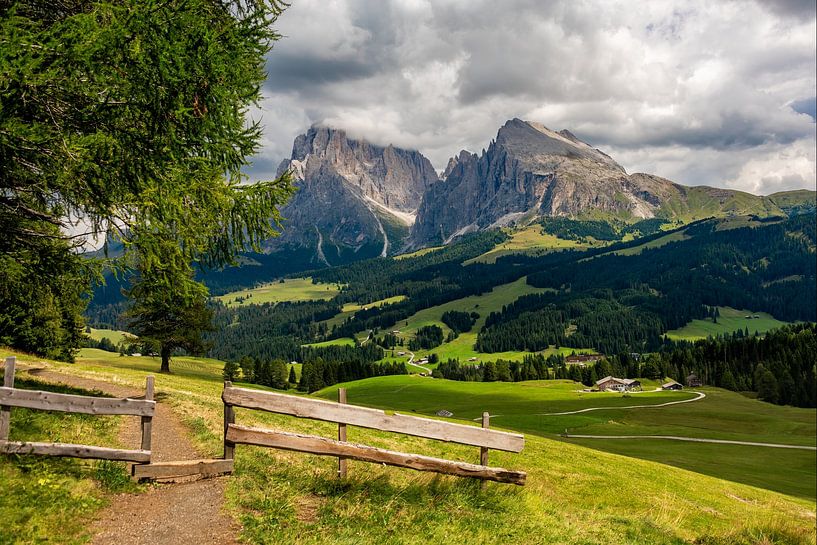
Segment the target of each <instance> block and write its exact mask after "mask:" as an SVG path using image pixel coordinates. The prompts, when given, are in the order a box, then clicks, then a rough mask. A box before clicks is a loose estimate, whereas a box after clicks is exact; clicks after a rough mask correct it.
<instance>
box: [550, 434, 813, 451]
mask: <svg viewBox="0 0 817 545" xmlns="http://www.w3.org/2000/svg"><path fill="white" fill-rule="evenodd" d="M562 437H567V438H568V439H669V440H671V441H690V442H693V443H720V444H724V445H746V446H750V447H771V448H793V449H799V450H817V447H810V446H808V445H785V444H782V443H756V442H754V441H730V440H727V439H703V438H700V437H679V436H677V435H573V434H572V433H571V434H568V435H562Z"/></svg>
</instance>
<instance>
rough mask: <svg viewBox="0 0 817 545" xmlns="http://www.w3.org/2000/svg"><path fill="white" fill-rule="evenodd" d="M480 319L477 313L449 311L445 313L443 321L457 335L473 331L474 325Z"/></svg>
mask: <svg viewBox="0 0 817 545" xmlns="http://www.w3.org/2000/svg"><path fill="white" fill-rule="evenodd" d="M478 318H479V314H477V313H476V312H461V311H458V310H449V311H446V312H443V315H442V318H441V319H442V321H443V323H444V324H445V325H447V326H448V327H450V328H451V330H452V331H453V332H454V333H456V334H460V333H465V332H468V331H471V328H472V327H474V323H475V322H476V321H477V319H478Z"/></svg>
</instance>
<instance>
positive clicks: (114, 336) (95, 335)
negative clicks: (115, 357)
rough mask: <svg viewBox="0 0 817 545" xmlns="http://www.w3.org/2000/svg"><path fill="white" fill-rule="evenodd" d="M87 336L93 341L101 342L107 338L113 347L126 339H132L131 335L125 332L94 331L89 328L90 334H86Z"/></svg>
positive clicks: (111, 330) (112, 330)
mask: <svg viewBox="0 0 817 545" xmlns="http://www.w3.org/2000/svg"><path fill="white" fill-rule="evenodd" d="M88 336H89V337H91V338H92V339H93V340H95V341H101V340H102V339H105V338H107V339H108V340H110V341H111V342H112V343H113V344H114V345H119V343H121V342H122V341H124V340H125V338H126V337H131V338H133V337H134V335H133V334H131V333H128V332H127V331H116V330H114V329H94V328H93V327H92V328H91V332H90V333H89V334H88Z"/></svg>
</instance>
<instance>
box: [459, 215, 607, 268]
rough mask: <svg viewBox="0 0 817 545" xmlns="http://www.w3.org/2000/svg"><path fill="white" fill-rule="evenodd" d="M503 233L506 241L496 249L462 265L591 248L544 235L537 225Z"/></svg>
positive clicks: (573, 241) (540, 227)
mask: <svg viewBox="0 0 817 545" xmlns="http://www.w3.org/2000/svg"><path fill="white" fill-rule="evenodd" d="M505 232H506V233H508V234H509V235H510V238H509V239H508V240H506V241H505V242H502V243H500V244H497V245H496V247H494V248H493V249H491V250H488V251H487V252H485V253H484V254H482V255H479V256H477V257H475V258H473V259H469V260H468V261H465V262H464V265H468V264H469V263H495V262H496V260H497V258H499V257H501V256H503V255H509V254H521V253H544V252H548V251H552V250H563V249H567V248H589V247H591V246H592V244H587V243H580V242H578V241H575V240H565V239H561V238H559V237H556V236H554V235H551V234H549V233H545V232H544V231H542V226H541V225H539V224H534V225H529V226H527V227H523V228H521V229H505Z"/></svg>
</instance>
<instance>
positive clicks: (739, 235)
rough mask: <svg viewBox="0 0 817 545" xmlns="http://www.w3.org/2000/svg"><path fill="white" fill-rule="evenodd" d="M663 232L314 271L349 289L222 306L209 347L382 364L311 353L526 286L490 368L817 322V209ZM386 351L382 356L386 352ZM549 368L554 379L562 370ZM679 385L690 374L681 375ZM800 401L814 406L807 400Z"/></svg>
mask: <svg viewBox="0 0 817 545" xmlns="http://www.w3.org/2000/svg"><path fill="white" fill-rule="evenodd" d="M540 221H541V223H542V225H543V229H545V230H550V231H552V232H558V234H559V236H560V237H568V238H569V237H576V238H579V239H580V238H582V237H592V238H594V239H597V240H599V239H605V237H608V236H612V233H615V234H616V236H617V237H619V238H620V237H621V236H622V232H623V230H626V229H629V228H628V227H626V226H622V225H617V224H616V225H613V224H610V225H611V227H610V228H609V232H608V230H607V228H606V227H604V226H602V225H601V224H602V223H604V222H595V221H578V220H570V219H565V218H550V219H547V220H540ZM662 225H663V223H662V220H645V221H641V222H638V223H636V224H633V225H631V227H633V228H635V226H638V228H637V229H634V230H633V231H631V232H632V233H634V234H638V235H642V236H640V237H639V238H636V239H635V240H632V241H629V242H616V243H612V244H609V245H606V246H602V247H593V248H591V249H581V248H578V249H569V250H561V251H551V252H549V253H544V254H541V255H527V254H513V255H505V256H501V257H499V258H498V259H497V260H496V262H495V263H492V264H489V263H480V262H476V263H471V264H469V265H463V264H462V263H463V262H466V261H468V260H470V259H472V258H475V257H478V256H480V255H482V254H484V253H485V252H487V251H489V250H491V249H492V248H495V247H496V246H497V245H498V244H502V243H503V242H504V241H506V240H507V239H508V235H507V234H506V233H505V232H503V231H500V230H488V231H481V232H477V233H474V234H471V235H467V236H465V237H463V238H462V240H461V241H459V242H457V243H454V244H451V245H449V246H446V247H443V248H441V249H438V250H435V251H432V252H428V253H425V254H422V255H416V256H412V257H406V258H403V259H399V260H398V259H392V258H375V259H370V260H366V261H359V262H355V263H351V264H348V265H344V266H339V267H332V268H326V269H322V270H318V271H313V272H312V273H310V274H311V276H312V277H313V279H314V281H315V282H322V283H338V284H342V285H344V286H345V287H344V288H343V289H342V290H341V292H340V293H339V294H338V295H337V296H335V297H334V298H333V299H331V300H326V301H307V302H289V303H278V304H263V305H241V306H237V307H230V308H228V307H226V306H224V305H221V304H219V303H215V302H214V303H213V304H214V307H215V310H216V314H215V326H216V330H215V331H214V332H213V333H212V334H210V336H209V339H208V340H209V341H210V342H211V343H212V347H213V348H212V349H211V351H210V355H211V356H213V357H217V358H221V359H225V360H233V361H236V360H238V359H240V358H241V357H242V356H253V357H255V358H259V359H261V360H267V361H269V360H275V359H282V360H285V361H293V360H294V361H299V362H307V361H317V360H318V359H321V360H322V361H323V362H329V361H342V360H343V359H349V360H354V361H358V360H359V361H361V362H367V365H368V364H376V363H375V362H377V361H378V360H380V359H381V358H382V357H383V353H382V352H383V350H382V348H387V349H389V348H393V346H394V344H393V342H388V335H384V336H380V337H379V338H378V336H377V335H375V336H373V337H374V340H373V341H371V342H369V343H366V344H365V345H364V346H362V347H361V346H357V347H356V346H346V347H345V348H344V350H346V351H349V352H344V353H343V354H340V352H337V351H332V350H327V349H328V348H330V347H326V348H313V349H309V348H305V347H303V345H305V344H309V343H315V342H320V341H327V340H332V339H340V338H352V337H356V336H358V337H361V336H365V333H366V332H368V331H369V330H375V331H376V332H388V331H390V330H391V329H393V328H395V327H399V325H400V324H401V322H403V321H405V320H406V319H408V318H409V317H411V316H412V315H414V314H415V313H417V312H418V311H420V310H423V309H427V308H431V307H436V306H439V305H441V304H444V303H448V302H451V301H455V300H458V299H462V298H464V297H468V296H472V295H480V294H485V293H487V292H489V291H491V290H492V289H493V288H495V287H497V286H500V285H503V284H507V283H509V282H514V281H517V280H518V279H519V278H522V277H525V276H527V282H528V283H529V284H530V285H532V286H535V287H538V288H547V289H548V291H547V292H544V293H539V294H534V295H526V296H522V297H520V298H519V299H517V300H516V301H513V302H509V304H507V305H505V306H504V307H503V308H502V310H501V311H499V312H494V313H491V314H490V315H488V316H486V321H485V325H484V327H483V328H482V329H481V330H480V331H477V332H476V333H477V339H476V343H475V344H476V346H475V348H476V349H477V350H478V351H479V352H481V353H483V354H484V355H483V357H481V358H480V359H482V360H483V361H485V360H486V359H487V358H489V357H490V354H491V353H497V352H505V351H528V352H536V351H540V350H543V349H545V348H547V347H549V346H558V347H575V348H594V349H596V350H597V351H599V352H601V353H603V354H611V355H612V354H630V353H638V354H642V353H647V352H660V351H664V353H665V354H667V353H668V352H667V350H669V348H668V344H667V343H668V341H666V340H665V333H666V332H667V331H670V330H673V329H677V328H680V327H682V326H684V325H685V324H688V323H689V322H690V321H691V320H694V319H707V318H708V319H716V318H717V310H716V307H718V306H729V307H733V308H739V309H751V310H752V311H753V312H767V313H770V314H772V315H773V316H774V317H775V318H777V319H780V320H785V321H790V322H814V321H817V310H816V307H817V293H816V292H817V270H816V269H817V263H816V262H815V239H816V238H817V236H816V233H815V230H817V225H816V222H815V213H814V212H813V211H811V212H809V213H807V214H803V215H799V216H794V217H791V218H763V219H761V218H756V217H755V218H748V217H747V218H743V219H741V218H727V219H707V220H699V221H696V222H693V223H690V224H687V225H685V226H682V227H678V228H676V229H674V230H664V231H661V230H659V228H660V227H661V226H662ZM664 228H666V225H664ZM645 233H651V234H647V235H645ZM662 244H663V245H662ZM398 295H402V296H405V299H403V300H401V301H398V302H395V303H392V304H389V305H386V306H382V307H380V306H374V305H372V306H368V307H367V306H366V305H367V304H368V303H371V302H374V301H380V300H383V299H387V298H390V297H394V296H398ZM346 303H358V304H360V305H363V307H364V308H362V309H360V310H357V311H356V312H354V313H350V314H349V315H348V316H346V317H345V319H344V320H343V321H342V322H339V321H334V322H329V323H327V321H328V320H329V319H330V318H333V317H336V316H338V314H340V313H341V311H342V308H343V305H344V304H346ZM105 312H107V314H105ZM97 316H98V317H99V318H100V319H104V320H105V321H107V322H108V323H111V324H112V325H115V324H118V323H119V322H116V320H117V318H118V317H117V313H116V311H115V309H113V307H110V308H108V309H107V310H106V309H105V308H104V307H100V310H99V311H98V312H97ZM475 319H476V318H475V317H474V316H471V315H470V314H465V313H458V314H457V313H453V314H452V313H448V314H446V316H445V319H444V321H443V323H445V324H447V325H448V326H449V327H450V328H451V329H453V330H457V331H467V330H468V329H470V328H471V327H472V326H471V325H470V324H473V321H474V320H475ZM100 321H102V320H100ZM330 324H331V325H330ZM466 328H468V329H466ZM361 333H362V334H364V335H361ZM426 333H428V335H426V337H428V341H429V342H425V345H428V346H432V345H436V344H438V342H439V341H440V339H439V338H438V337H439V335H437V332H436V331H431V330H429V331H427V332H426ZM432 333H433V334H434V335H432ZM432 337H433V338H432ZM380 339H382V343H383V345H382V346H378V343H379V342H380ZM671 346H675V345H671ZM331 348H332V349H334V348H336V347H331ZM679 350H687V348H679ZM321 351H324V352H321ZM353 354H354V355H353ZM615 361H616V360H615V358H614V357H611V358H610V359H609V361H608V364H610V365H615ZM377 365H379V364H377ZM516 365H517V366H518V364H516ZM605 365H606V364H605ZM661 365H663V363H661ZM330 367H331V366H330ZM534 367H535V365H534ZM548 367H549V368H550V369H552V370H553V369H557V368H560V365H556V366H554V365H549V366H548ZM568 367H570V366H568ZM590 367H592V366H590ZM625 367H626V365H625ZM685 367H687V368H689V366H685ZM532 368H533V367H531V366H530V365H528V366H527V367H525V368H522V367H512V366H510V365H509V367H508V369H507V372H508V373H510V375H511V377H512V379H515V377H527V378H531V377H532V378H543V377H542V376H541V371H536V372H533V371H531V369H532ZM540 368H541V365H540ZM469 369H471V368H469ZM767 369H768V370H769V371H770V373H772V374H774V376H775V377H776V379H777V380H778V381H784V382H785V383H788V379H787V378H786V377H785V373H782V372H781V371H780V369H779V368H777V367H773V366H772V367H770V368H769V367H767ZM615 370H616V371H617V372H618V371H621V369H615ZM568 371H569V369H566V370H565V371H563V372H568ZM676 371H677V370H676ZM700 371H701V373H704V372H705V370H703V369H702V370H700ZM372 372H374V371H372ZM378 372H379V371H378ZM457 372H459V371H457ZM495 372H496V373H499V374H500V375H501V376H503V377H504V376H505V373H506V370H505V368H504V367H503V368H501V369H499V368H498V369H497V370H496V371H495ZM550 372H551V373H556V371H555V370H553V371H550ZM590 372H591V371H590V370H589V369H588V370H585V371H582V373H584V374H583V375H581V376H576V377H574V376H572V375H571V376H569V377H568V378H578V379H580V380H583V381H585V382H586V381H587V380H589V378H590V376H589V373H590ZM596 372H597V373H598V372H599V371H598V369H596ZM637 372H643V371H637ZM324 373H326V376H327V377H328V378H329V379H331V376H332V372H331V371H321V375H322V376H323V374H324ZM452 373H454V371H452ZM463 373H466V374H468V373H474V371H471V370H468V371H463ZM560 373H562V372H561V371H560ZM574 373H575V371H574ZM707 373H708V372H707ZM713 373H715V374H714V375H712V376H713V377H714V378H713V379H712V382H715V383H716V384H717V383H718V381H720V380H721V379H720V378H718V377H719V376H720V375H719V374H718V373H717V372H715V371H713ZM731 373H732V376H733V378H734V379H735V381H736V387H737V388H741V387H743V386H749V387H750V389H751V388H754V387H755V382H754V376H752V382H751V385H748V384H747V383H746V380H747V379H745V378H744V379H743V380H744V381H743V383H741V382H740V379H739V378H738V376H741V377H747V376H748V375H746V373H745V372H743V371H741V370H739V369H737V368H735V369H731ZM622 374H624V373H622ZM789 375H790V376H791V378H792V380H794V381H795V383H796V384H798V388H799V384H800V383H801V382H802V383H803V384H805V385H806V386H808V385H809V384H811V383H809V382H808V381H809V380H811V379H810V378H809V377H810V376H811V377H813V373H812V375H808V374H807V373H806V374H804V372H803V371H802V370H797V369H792V370H789ZM672 376H676V377H680V376H681V375H678V374H677V373H675V372H674V373H673V374H672ZM707 376H709V375H707ZM727 377H728V375H727ZM527 378H522V380H526V379H527ZM550 378H552V377H550ZM322 380H323V379H322ZM317 382H318V381H316V383H317ZM726 383H727V384H728V383H729V381H728V380H727V381H726ZM324 384H326V381H325V380H324ZM808 387H809V388H811V386H808ZM784 389H785V388H784ZM784 397H785V398H786V399H788V397H786V396H784ZM800 398H801V399H803V398H804V397H803V395H802V394H801V395H800ZM810 399H811V398H810Z"/></svg>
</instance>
